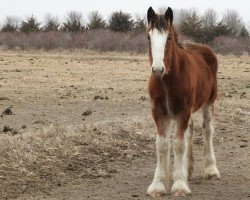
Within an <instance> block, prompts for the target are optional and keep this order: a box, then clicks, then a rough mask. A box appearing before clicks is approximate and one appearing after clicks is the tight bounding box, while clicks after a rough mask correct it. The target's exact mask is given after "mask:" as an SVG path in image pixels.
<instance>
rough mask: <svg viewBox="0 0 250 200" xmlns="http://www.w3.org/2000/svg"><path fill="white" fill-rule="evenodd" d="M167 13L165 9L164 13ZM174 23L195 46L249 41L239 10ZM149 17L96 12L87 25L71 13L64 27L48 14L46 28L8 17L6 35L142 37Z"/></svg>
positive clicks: (188, 14)
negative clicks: (229, 40)
mask: <svg viewBox="0 0 250 200" xmlns="http://www.w3.org/2000/svg"><path fill="white" fill-rule="evenodd" d="M161 10H162V11H164V9H161ZM174 13H175V16H174V18H175V19H174V22H175V26H176V28H177V30H178V31H179V32H180V33H181V34H182V35H184V36H186V37H188V38H191V39H193V40H194V41H195V42H201V43H209V42H211V41H213V40H214V39H215V38H216V37H218V36H229V37H237V38H247V37H249V32H248V30H247V28H246V25H245V23H244V21H243V20H242V18H241V16H240V15H239V13H238V12H237V11H235V10H226V11H225V12H224V14H223V15H222V18H221V19H220V20H219V16H218V13H217V12H216V11H215V10H213V9H208V10H206V11H205V12H204V13H203V15H200V14H199V12H198V11H197V10H195V9H181V10H176V11H175V12H174ZM146 23H147V22H146V17H140V16H139V15H137V16H136V17H135V18H133V16H132V15H131V14H130V13H126V12H123V11H115V12H113V13H111V15H110V17H109V18H108V20H105V19H104V17H103V16H102V15H101V14H100V13H99V12H98V11H93V12H90V13H89V15H88V22H87V23H85V22H84V18H83V15H82V13H81V12H76V11H71V12H68V13H67V15H66V17H65V20H64V21H63V22H62V23H61V22H60V20H59V18H58V17H57V16H52V15H50V14H47V15H46V16H45V18H44V22H43V24H42V23H41V22H39V21H38V19H37V18H36V17H35V16H34V15H31V16H29V17H27V18H26V19H23V20H19V19H18V18H17V17H13V16H7V17H6V19H5V20H4V22H3V24H2V26H1V31H2V32H12V33H14V32H23V33H26V34H29V33H31V32H42V31H44V32H49V31H63V32H69V33H76V32H85V31H88V30H97V29H109V30H111V31H114V32H122V33H131V32H132V33H142V32H145V30H146Z"/></svg>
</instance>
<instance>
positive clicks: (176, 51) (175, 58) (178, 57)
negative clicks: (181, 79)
mask: <svg viewBox="0 0 250 200" xmlns="http://www.w3.org/2000/svg"><path fill="white" fill-rule="evenodd" d="M183 59H184V55H183V52H182V50H181V49H180V47H178V45H177V44H175V45H174V48H173V49H172V54H171V71H172V74H173V75H178V74H179V71H180V68H181V63H182V62H183Z"/></svg>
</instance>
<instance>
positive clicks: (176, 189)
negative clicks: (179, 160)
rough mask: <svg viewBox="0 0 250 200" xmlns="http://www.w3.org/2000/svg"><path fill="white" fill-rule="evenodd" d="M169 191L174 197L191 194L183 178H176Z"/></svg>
mask: <svg viewBox="0 0 250 200" xmlns="http://www.w3.org/2000/svg"><path fill="white" fill-rule="evenodd" d="M171 193H172V195H173V196H174V197H178V196H186V195H188V194H191V190H190V189H189V187H188V186H187V184H186V182H185V181H183V180H177V181H176V182H175V183H174V185H173V186H172V188H171Z"/></svg>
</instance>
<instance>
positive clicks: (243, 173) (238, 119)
mask: <svg viewBox="0 0 250 200" xmlns="http://www.w3.org/2000/svg"><path fill="white" fill-rule="evenodd" d="M150 71H151V70H150V68H149V65H148V62H147V56H146V55H130V54H118V53H106V54H100V53H96V52H85V51H83V52H74V53H66V52H64V53H56V52H55V53H53V52H52V53H44V52H39V53H32V52H6V51H2V52H0V113H2V112H3V113H2V116H1V117H0V199H20V200H23V199H30V200H31V199H65V200H66V199H72V200H73V199H76V200H77V199H79V200H80V199H93V200H97V199H100V200H101V199H105V200H109V199H124V200H125V199H152V198H150V197H148V196H146V190H147V187H148V185H149V184H150V183H151V180H152V178H153V173H154V168H155V163H156V158H155V146H154V141H155V138H154V136H155V127H154V124H153V121H152V118H151V115H150V108H149V98H148V94H147V80H148V77H149V75H150ZM218 78H219V98H218V101H217V103H216V117H215V134H214V147H215V154H216V157H217V162H218V168H219V170H220V173H221V179H220V180H210V181H207V180H204V179H203V178H202V177H203V157H202V155H203V140H202V135H201V123H202V119H201V115H200V113H197V114H196V115H195V116H194V119H195V121H194V125H195V133H196V136H195V139H194V156H195V166H194V176H193V179H192V180H191V181H190V188H191V190H192V194H191V196H189V197H185V198H184V199H249V198H250V190H249V188H250V165H249V162H250V156H249V134H250V125H249V124H250V119H249V118H250V116H249V112H250V104H249V103H250V102H249V95H250V93H249V92H250V57H247V56H239V57H236V56H219V73H218ZM8 108H9V109H8ZM172 132H173V134H174V128H172ZM173 134H172V136H171V137H173ZM171 154H172V155H171V161H172V162H171V163H172V164H171V172H172V167H173V153H171ZM171 184H172V182H171ZM159 199H173V197H171V195H170V193H169V194H167V195H165V196H163V197H162V198H159Z"/></svg>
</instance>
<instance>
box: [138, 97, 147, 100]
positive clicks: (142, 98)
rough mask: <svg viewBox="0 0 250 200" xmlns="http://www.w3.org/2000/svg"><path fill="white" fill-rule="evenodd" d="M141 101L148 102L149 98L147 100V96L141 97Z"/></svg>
mask: <svg viewBox="0 0 250 200" xmlns="http://www.w3.org/2000/svg"><path fill="white" fill-rule="evenodd" d="M139 100H141V101H146V100H147V98H146V97H145V96H141V97H140V99H139Z"/></svg>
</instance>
